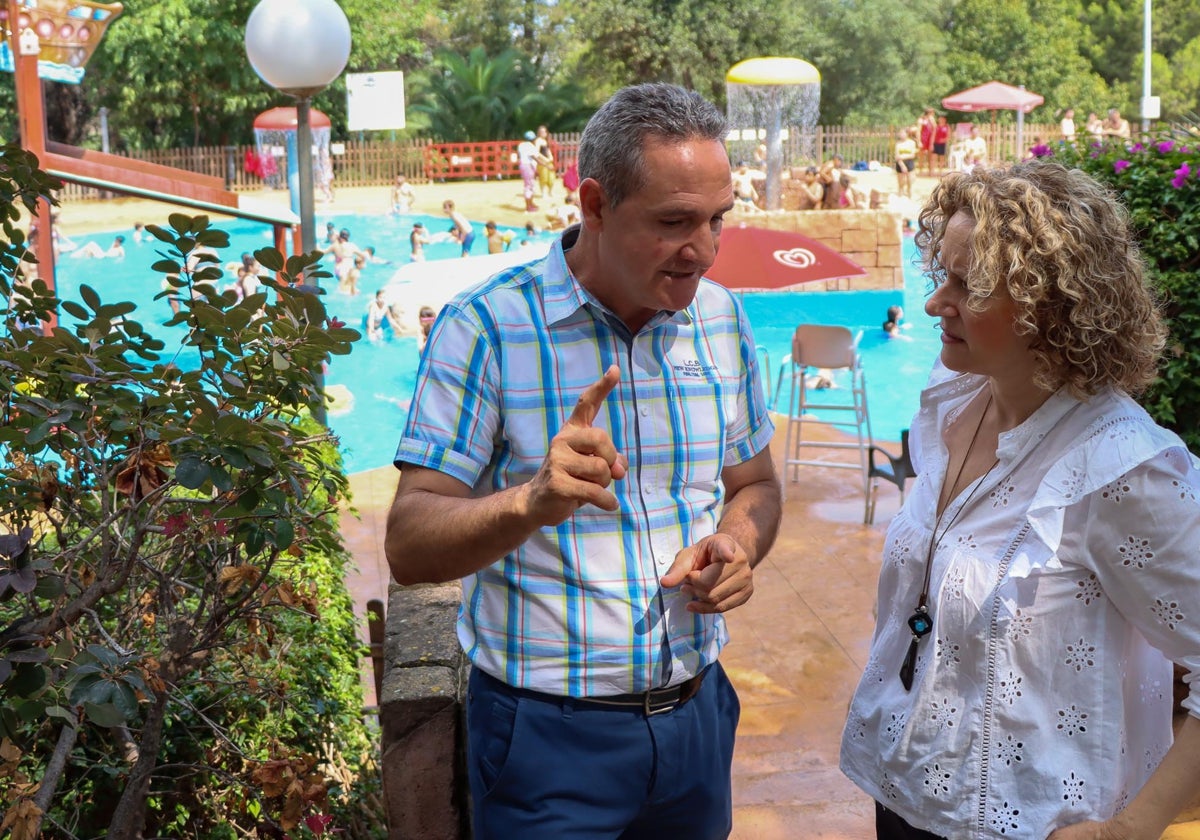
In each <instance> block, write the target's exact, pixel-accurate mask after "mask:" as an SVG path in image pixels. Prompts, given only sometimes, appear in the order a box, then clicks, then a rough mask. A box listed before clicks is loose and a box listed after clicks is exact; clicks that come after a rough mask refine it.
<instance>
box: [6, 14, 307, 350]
mask: <svg viewBox="0 0 1200 840" xmlns="http://www.w3.org/2000/svg"><path fill="white" fill-rule="evenodd" d="M121 11H122V6H121V4H120V3H99V2H93V0H5V6H4V7H3V8H2V9H0V35H3V40H4V42H5V43H6V45H7V49H6V52H7V55H8V56H9V57H10V58H11V60H12V62H11V63H12V68H11V69H12V72H13V73H14V74H15V76H16V78H15V82H16V99H17V120H18V125H19V127H20V137H21V145H22V147H23V148H25V149H26V150H28V151H30V152H32V153H33V154H35V155H37V158H38V161H39V163H40V166H41V168H42V169H43V170H45V171H46V172H47V173H49V174H50V175H53V176H54V177H56V178H58V179H60V180H62V181H64V182H68V183H75V184H81V185H84V186H90V187H96V188H99V189H102V190H106V191H108V192H112V193H117V194H121V195H129V196H135V197H139V198H149V199H153V200H155V201H161V202H165V203H168V204H175V205H179V206H182V207H187V208H190V209H193V210H201V211H204V212H213V213H222V214H225V215H229V216H234V217H236V218H242V219H250V220H253V221H258V222H264V223H266V224H269V225H271V227H272V229H273V230H274V245H275V247H276V248H277V249H279V250H280V251H281V252H283V253H285V254H286V253H288V252H289V250H291V251H293V252H294V251H298V250H299V242H298V233H297V227H296V226H297V223H298V222H299V219H298V218H297V216H296V215H295V214H294V213H291V212H289V211H286V210H280V209H278V208H275V207H269V206H265V205H259V206H255V204H254V201H253V199H249V198H247V197H245V196H239V195H238V194H237V193H234V192H232V191H229V190H227V189H225V184H224V181H223V180H222V179H220V178H216V177H213V176H209V175H200V174H196V173H193V172H188V171H186V170H181V169H175V168H173V167H168V166H162V165H159V164H154V163H147V162H144V161H138V160H131V159H129V158H124V157H120V156H118V155H111V154H107V153H104V152H97V151H93V150H91V149H81V148H79V147H76V146H71V145H68V144H66V143H59V142H56V141H53V140H50V139H49V138H48V137H47V132H46V112H45V102H44V99H43V94H42V83H41V78H40V71H41V68H42V66H43V65H60V64H61V61H62V59H64V58H65V59H66V65H63V66H71V67H74V68H75V69H76V70H78V74H77V75H78V77H79V78H82V75H83V65H84V64H85V63H86V61H87V59H88V58H89V57H90V56H91V54H92V51H93V50H94V49H95V47H96V43H97V42H98V41H99V39H100V36H101V35H102V34H103V31H104V27H105V26H107V24H108V23H110V22H111V21H112V20H113V19H114V18H115V17H116V16H117V15H119V14H120V13H121ZM89 22H91V23H90V25H89ZM43 32H45V33H49V34H50V35H51V36H52V38H50V39H47V59H48V60H47V61H41V60H40V59H41V57H42V52H43V47H42V37H41V33H43ZM54 39H57V40H54ZM0 69H4V67H3V65H2V64H0ZM53 72H57V71H53ZM72 75H75V74H72ZM51 78H52V77H51ZM37 219H38V224H39V225H40V226H41V227H42V230H43V236H42V240H41V241H43V242H50V241H52V236H53V230H52V224H53V220H52V217H51V213H50V202H49V200H48V198H46V197H43V198H41V199H39V201H38V209H37ZM289 231H290V232H291V234H292V239H293V246H292V248H291V249H289V248H288V243H287V235H288V233H289ZM38 263H39V269H40V270H39V276H41V278H42V279H43V280H44V281H45V282H46V284H47V285H48V286H49V287H50V288H51V289H52V290H53V288H54V276H55V274H54V269H55V266H54V253H53V249H52V248H43V249H41V251H40V252H39V253H38ZM53 324H54V322H53V321H51V322H50V323H48V324H47V325H46V328H47V329H49V328H51V327H52V326H53Z"/></svg>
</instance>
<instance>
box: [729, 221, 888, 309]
mask: <svg viewBox="0 0 1200 840" xmlns="http://www.w3.org/2000/svg"><path fill="white" fill-rule="evenodd" d="M866 273H867V270H866V269H865V268H863V267H862V266H861V265H859V264H858V263H856V262H854V260H851V259H849V258H848V257H844V256H842V255H841V254H839V253H838V252H837V251H835V250H833V249H832V248H830V247H829V246H828V245H822V244H821V243H820V242H818V241H816V240H815V239H810V238H809V237H807V236H805V235H804V234H802V233H792V232H790V231H785V230H766V229H764V228H756V227H748V226H747V225H745V224H739V225H737V226H732V225H731V226H727V227H725V229H724V230H722V231H721V247H720V248H719V249H718V250H717V260H716V262H714V263H713V264H712V267H711V268H709V270H708V271H707V272H705V276H706V277H708V278H709V279H710V280H715V281H716V282H718V283H720V284H721V285H722V286H724V287H725V288H727V289H732V290H734V291H738V292H772V291H777V290H779V289H787V288H791V287H792V286H799V285H801V284H803V283H815V282H818V281H821V280H838V279H840V278H842V277H863V276H865V275H866Z"/></svg>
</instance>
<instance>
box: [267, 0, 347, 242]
mask: <svg viewBox="0 0 1200 840" xmlns="http://www.w3.org/2000/svg"><path fill="white" fill-rule="evenodd" d="M246 56H247V57H248V58H249V59H250V66H251V67H253V68H254V72H255V73H257V74H258V75H259V76H260V77H262V80H263V81H264V82H266V83H267V84H269V85H270V86H271V87H273V88H275V89H276V90H278V91H281V92H282V93H286V94H288V95H289V96H292V97H295V99H296V155H297V158H298V160H297V168H298V170H299V171H298V172H297V175H298V177H299V181H300V190H299V192H300V244H301V247H302V248H303V249H304V252H305V253H309V252H311V251H313V250H315V249H316V247H317V236H316V233H317V231H316V222H315V220H314V217H313V170H312V128H311V126H310V125H309V107H310V105H311V103H312V97H313V96H314V95H315V94H317V93H319V92H320V91H322V90H324V89H325V87H326V86H327V85H328V84H329V83H330V82H332V81H333V80H334V79H336V78H337V77H338V75H339V74H341V72H342V70H344V69H345V67H346V61H347V60H348V59H349V58H350V21H348V20H347V19H346V14H345V12H343V11H342V10H341V8H340V7H339V6H338V4H337V3H335V2H334V0H262V2H260V3H259V4H258V5H257V6H255V7H254V11H252V12H251V13H250V19H249V20H248V21H246Z"/></svg>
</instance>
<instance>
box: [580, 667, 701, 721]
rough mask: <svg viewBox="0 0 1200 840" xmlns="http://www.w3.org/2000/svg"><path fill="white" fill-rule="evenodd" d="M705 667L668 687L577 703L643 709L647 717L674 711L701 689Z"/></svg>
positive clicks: (585, 698)
mask: <svg viewBox="0 0 1200 840" xmlns="http://www.w3.org/2000/svg"><path fill="white" fill-rule="evenodd" d="M709 667H711V666H709ZM707 673H708V668H705V669H704V670H703V671H701V672H700V673H699V674H697V675H696V676H694V677H692V678H691V679H690V680H684V681H683V682H681V683H679V685H672V686H669V687H667V688H652V689H650V690H649V691H643V692H641V693H640V694H612V695H608V696H605V697H580V698H578V699H577V700H576V702H577V703H586V704H595V705H598V706H615V707H619V708H626V709H641V710H642V711H643V712H645V714H646V717H650V716H651V715H661V714H663V713H665V712H670V711H674V710H675V709H678V708H679V707H680V706H682V705H683V704H684V703H686V702H687V701H689V700H691V699H692V698H693V697H695V696H696V694H697V693H698V692H699V691H700V683H702V682H704V675H705V674H707Z"/></svg>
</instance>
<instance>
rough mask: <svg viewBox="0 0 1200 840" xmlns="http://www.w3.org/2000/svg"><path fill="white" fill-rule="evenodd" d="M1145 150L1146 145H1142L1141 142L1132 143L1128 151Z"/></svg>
mask: <svg viewBox="0 0 1200 840" xmlns="http://www.w3.org/2000/svg"><path fill="white" fill-rule="evenodd" d="M1145 150H1146V147H1145V146H1143V145H1142V144H1141V143H1134V144H1133V145H1132V146H1130V147H1129V151H1131V152H1143V151H1145Z"/></svg>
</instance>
